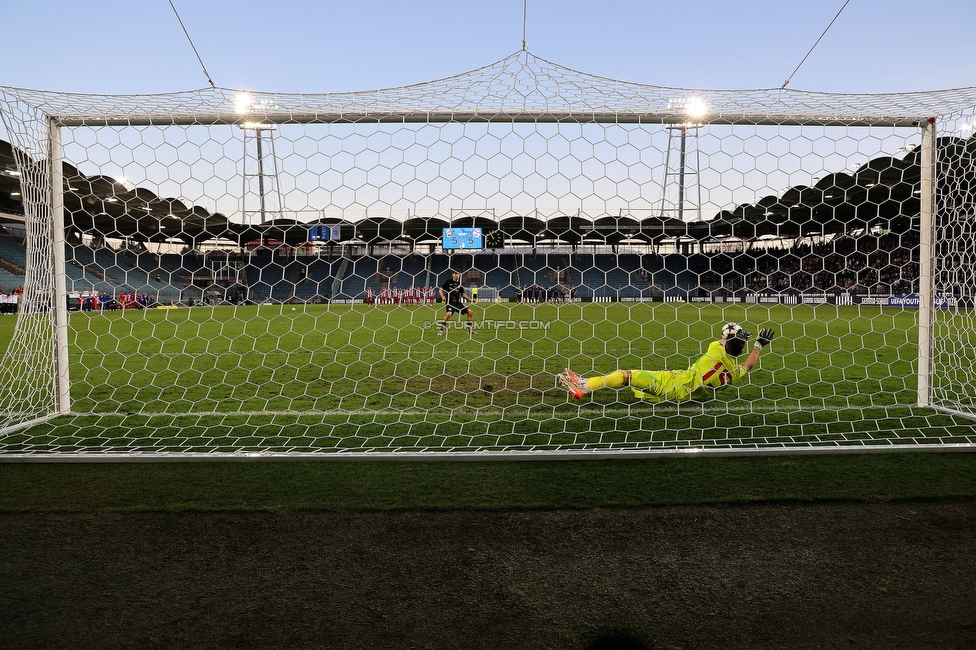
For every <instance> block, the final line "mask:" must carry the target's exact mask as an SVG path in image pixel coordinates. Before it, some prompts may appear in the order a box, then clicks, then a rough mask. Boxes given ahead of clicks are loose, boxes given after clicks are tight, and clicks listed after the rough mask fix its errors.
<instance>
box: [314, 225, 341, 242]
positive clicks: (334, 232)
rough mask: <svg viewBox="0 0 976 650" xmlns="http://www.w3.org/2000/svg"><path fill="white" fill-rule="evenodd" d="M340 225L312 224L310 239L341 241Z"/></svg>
mask: <svg viewBox="0 0 976 650" xmlns="http://www.w3.org/2000/svg"><path fill="white" fill-rule="evenodd" d="M339 239H340V237H339V226H311V227H310V228H309V229H308V241H339Z"/></svg>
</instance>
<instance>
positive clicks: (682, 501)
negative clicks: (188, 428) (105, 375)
mask: <svg viewBox="0 0 976 650" xmlns="http://www.w3.org/2000/svg"><path fill="white" fill-rule="evenodd" d="M974 498H976V453H966V452H917V453H864V454H817V455H788V456H758V457H725V458H719V457H693V458H692V457H678V458H675V457H662V458H652V459H634V460H582V461H555V462H553V461H526V462H511V461H507V462H506V461H497V462H494V461H489V462H483V461H478V462H470V461H468V462H465V461H433V462H425V461H408V462H393V461H349V462H343V461H338V462H336V461H317V462H316V461H259V462H189V463H91V464H89V463H79V464H45V463H40V464H39V463H24V464H18V463H12V464H0V512H3V513H54V512H74V513H91V514H97V513H106V512H133V513H134V512H256V511H271V512H311V511H336V512H385V511H418V512H423V511H450V510H533V509H560V508H618V507H619V508H640V507H659V506H675V505H732V504H743V503H764V502H765V503H774V502H778V503H783V502H787V503H788V502H806V503H809V502H824V501H864V502H868V501H870V502H876V501H904V500H918V499H922V500H956V499H966V500H968V499H974Z"/></svg>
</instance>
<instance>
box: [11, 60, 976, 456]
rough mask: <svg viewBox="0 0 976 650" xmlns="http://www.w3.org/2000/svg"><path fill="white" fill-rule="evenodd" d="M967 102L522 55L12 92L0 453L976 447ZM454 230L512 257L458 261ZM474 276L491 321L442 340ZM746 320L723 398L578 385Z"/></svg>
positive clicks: (472, 254)
mask: <svg viewBox="0 0 976 650" xmlns="http://www.w3.org/2000/svg"><path fill="white" fill-rule="evenodd" d="M974 106H976V89H971V88H970V89H957V90H951V91H940V92H927V93H905V94H889V95H831V94H823V93H809V92H803V91H795V90H755V91H714V90H688V89H674V88H664V87H656V86H649V85H642V84H633V83H626V82H620V81H614V80H609V79H605V78H600V77H595V76H592V75H587V74H583V73H580V72H577V71H574V70H569V69H567V68H564V67H561V66H558V65H556V64H553V63H551V62H548V61H545V60H543V59H540V58H538V57H535V56H534V55H532V54H530V53H528V52H519V53H516V54H513V55H512V56H510V57H507V58H505V59H503V60H501V61H499V62H497V63H495V64H492V65H490V66H486V67H484V68H481V69H478V70H475V71H472V72H469V73H466V74H463V75H459V76H456V77H451V78H449V79H442V80H438V81H433V82H429V83H424V84H415V85H411V86H405V87H400V88H391V89H383V90H377V91H369V92H355V93H333V94H327V95H295V94H280V93H247V94H243V93H237V92H234V91H230V90H226V89H207V90H201V91H194V92H186V93H175V94H167V95H153V96H125V97H119V96H97V95H78V94H67V93H54V92H41V91H32V90H24V89H12V88H2V89H0V109H2V115H3V119H4V123H5V125H6V127H7V131H8V134H9V135H10V139H11V144H12V149H11V154H10V161H9V162H10V164H9V165H8V169H7V171H9V172H14V173H18V174H19V175H20V176H19V179H20V183H21V187H22V195H23V207H24V216H23V233H24V234H23V237H17V236H9V237H8V236H0V245H2V246H3V250H2V251H0V256H2V257H3V258H4V259H7V260H8V261H12V262H14V263H15V264H19V265H20V266H22V268H23V270H24V274H23V279H22V281H23V291H24V293H23V296H22V299H21V303H20V313H19V315H18V316H17V319H16V326H15V327H14V328H13V332H12V338H11V342H10V345H9V347H8V350H7V353H6V356H5V357H4V360H3V364H2V367H0V385H2V386H3V389H2V391H3V398H2V406H3V410H2V416H3V423H4V426H5V428H4V433H3V434H0V454H4V455H7V456H19V455H27V456H30V455H55V454H62V453H63V454H72V455H88V454H93V455H106V454H122V455H128V456H139V455H154V456H160V455H195V454H206V455H213V454H216V455H225V454H232V455H241V454H245V455H246V454H258V455H263V454H290V453H307V454H335V453H362V452H368V453H374V454H375V453H393V454H415V453H445V452H447V453H453V454H488V453H502V454H516V453H522V452H525V453H534V454H538V453H542V452H557V453H576V452H586V453H591V454H592V453H602V452H608V453H618V452H620V453H630V452H652V453H657V452H674V451H676V450H677V451H686V450H691V449H695V450H725V451H740V452H741V451H755V450H769V449H784V448H788V449H810V448H829V447H859V448H866V447H869V446H875V445H879V446H884V447H888V448H890V447H892V446H896V445H913V446H917V445H925V444H938V445H942V446H943V447H945V446H955V445H964V446H965V445H971V444H972V443H973V442H974V433H973V430H972V424H971V421H970V419H969V418H968V417H966V416H967V415H968V414H971V413H972V407H973V405H972V399H973V394H974V392H976V391H974V386H973V384H972V380H971V379H969V377H968V374H967V373H966V371H965V370H964V369H965V368H967V367H968V365H969V364H968V363H967V361H968V357H969V355H970V350H972V349H973V346H972V345H970V344H969V339H970V337H971V336H972V335H971V332H972V331H973V323H972V322H971V319H972V316H971V312H972V296H971V292H972V289H971V287H972V282H973V279H972V268H973V267H972V255H973V241H972V229H971V226H970V223H971V221H972V213H973V201H972V189H973V188H972V183H973V174H974V171H973V168H974V165H973V148H974V147H973V145H972V140H971V138H970V135H971V125H972V123H973V122H974V121H976V119H974V108H973V107H974ZM929 117H935V118H937V124H938V126H939V138H938V140H937V143H938V147H937V149H938V154H937V165H936V166H937V169H936V179H937V182H936V184H935V191H936V215H935V221H936V223H935V233H936V237H935V239H936V257H935V269H934V271H933V275H934V293H935V295H936V299H935V303H936V305H937V308H936V310H935V313H934V316H935V326H934V327H933V330H932V359H933V364H932V365H933V371H932V373H931V375H930V376H929V379H930V381H931V385H932V394H931V400H930V403H928V404H926V405H925V406H919V404H918V402H919V382H918V380H919V367H918V363H919V358H920V357H919V338H918V337H919V332H918V318H919V302H918V301H919V294H920V289H921V288H922V287H921V286H920V283H921V282H922V281H924V278H922V277H921V270H920V269H921V264H920V262H921V259H920V255H921V253H922V251H921V250H920V248H921V247H920V240H919V227H920V225H919V224H920V209H921V200H920V198H921V197H920V193H921V191H922V183H921V178H922V174H921V159H920V144H921V143H922V132H923V131H922V129H923V128H924V126H925V124H926V123H927V119H928V118H929ZM55 130H56V131H55ZM55 132H56V137H55V136H53V135H52V133H55ZM59 168H60V169H61V170H62V172H61V174H54V173H52V171H56V170H57V169H59ZM58 185H61V187H60V188H58ZM52 188H58V190H59V191H53V190H52ZM62 202H63V210H62V209H61V207H60V206H61V203H62ZM62 215H63V221H64V225H65V228H64V231H65V233H66V237H67V241H66V243H65V245H64V261H63V262H62V261H61V258H60V252H59V250H58V246H57V245H56V244H55V241H56V238H55V237H54V234H55V231H56V229H57V228H58V225H57V224H58V223H59V216H62ZM313 226H314V227H317V228H324V229H325V230H317V231H315V232H316V234H315V235H314V236H313V234H312V233H313V231H312V230H310V229H311V228H312V227H313ZM447 227H472V228H477V229H479V230H480V231H482V232H483V233H484V234H485V235H486V239H487V238H488V235H489V234H492V235H493V236H495V238H494V239H492V240H491V245H490V246H489V248H487V249H485V250H475V251H471V250H458V251H449V250H445V249H444V248H443V247H442V241H441V235H442V231H443V229H444V228H447ZM8 230H9V231H10V232H15V230H14V229H8ZM323 233H327V235H325V236H321V235H322V234H323ZM451 270H457V271H459V272H460V273H461V283H462V285H463V286H464V287H465V288H466V290H467V292H468V295H469V296H471V293H472V291H471V290H472V289H474V288H477V289H478V294H479V295H478V302H477V303H473V302H472V303H471V304H470V305H469V306H470V307H471V310H472V313H473V322H472V324H471V326H470V328H469V327H468V325H467V322H466V317H465V316H464V314H461V315H456V316H453V317H452V318H451V319H450V320H449V321H447V325H446V327H445V328H444V331H443V332H441V327H440V326H439V324H440V323H441V322H442V321H443V319H444V315H445V310H444V305H443V304H441V303H439V302H438V301H437V300H438V294H439V291H438V288H439V287H440V286H441V285H442V284H443V283H444V282H445V281H446V280H447V279H448V278H449V277H450V271H451ZM59 274H62V275H63V278H64V280H65V283H66V286H65V289H66V293H67V296H62V295H58V294H59V293H60V292H59V291H57V289H56V286H55V285H56V279H57V278H58V276H59ZM0 285H2V278H0ZM0 288H10V287H2V286H0ZM65 300H66V301H67V303H66V304H67V305H68V309H69V310H70V315H69V317H68V318H67V328H66V330H67V332H66V338H67V347H66V352H67V363H66V364H65V363H64V362H63V361H62V360H61V359H62V358H61V357H59V353H60V351H59V345H58V337H57V334H58V320H57V314H58V312H59V310H58V309H54V308H53V307H54V306H56V305H59V304H60V302H61V301H65ZM61 314H62V316H63V315H64V312H63V311H62V312H61ZM728 321H736V322H739V323H741V324H743V325H744V326H745V327H746V328H747V329H749V330H750V331H752V332H756V331H758V329H759V328H761V327H767V326H768V327H772V328H773V329H775V331H776V332H777V337H776V339H775V340H774V342H773V343H772V344H771V346H769V347H768V348H767V349H766V350H764V351H763V354H762V356H761V358H760V361H759V364H758V366H757V368H756V369H754V370H753V371H752V372H751V373H750V374H749V375H748V377H747V379H745V380H743V381H741V382H736V383H735V384H734V385H732V386H730V387H726V388H723V389H722V390H721V391H718V392H716V393H715V396H714V398H710V399H705V400H702V399H693V400H690V401H671V400H669V401H664V402H659V403H656V402H649V401H647V400H641V399H638V398H636V397H635V396H634V395H633V394H632V393H631V392H630V391H629V390H627V389H623V390H613V389H604V390H598V391H595V392H593V393H591V394H589V395H587V396H585V397H584V399H582V400H574V399H572V398H571V397H569V396H567V393H566V391H565V390H564V389H562V388H560V387H559V386H558V385H557V383H556V380H555V377H556V375H557V373H560V372H562V371H563V370H564V368H566V367H567V366H569V367H572V368H573V370H574V371H576V372H577V373H580V374H581V375H584V376H587V377H589V376H600V375H604V374H608V373H611V372H612V371H614V370H615V369H617V368H620V369H628V370H629V369H636V370H640V369H643V370H663V369H676V370H680V369H684V368H687V367H688V366H689V365H690V364H691V363H693V362H694V361H695V360H696V359H698V358H699V357H700V356H701V355H702V354H703V353H704V352H705V350H706V349H707V347H708V345H709V344H710V343H711V342H712V341H714V340H715V339H717V338H718V337H719V336H721V328H722V326H723V325H724V324H725V323H726V322H728ZM62 366H66V367H67V372H66V374H65V372H64V371H63V369H62ZM922 370H923V371H924V368H923V369H922ZM65 379H68V380H69V381H67V383H66V384H61V383H59V380H60V381H63V380H65Z"/></svg>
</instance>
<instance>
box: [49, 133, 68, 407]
mask: <svg viewBox="0 0 976 650" xmlns="http://www.w3.org/2000/svg"><path fill="white" fill-rule="evenodd" d="M48 142H49V146H50V153H49V155H48V161H49V162H50V165H51V170H50V174H48V178H50V179H51V186H50V188H49V190H48V191H49V192H50V193H51V203H50V205H51V247H52V250H51V266H52V268H51V272H52V278H53V280H54V282H53V284H54V286H53V287H52V293H53V295H52V296H51V312H52V315H53V320H54V372H55V376H56V378H57V379H56V380H57V386H56V398H55V399H56V405H55V411H56V412H57V413H59V414H61V413H67V412H68V411H70V410H71V393H70V387H71V383H70V381H69V380H68V300H67V298H68V289H67V280H66V278H65V250H64V172H63V169H64V167H63V164H64V149H63V146H62V143H61V127H60V126H59V125H58V124H57V123H56V122H55V121H54V120H49V121H48Z"/></svg>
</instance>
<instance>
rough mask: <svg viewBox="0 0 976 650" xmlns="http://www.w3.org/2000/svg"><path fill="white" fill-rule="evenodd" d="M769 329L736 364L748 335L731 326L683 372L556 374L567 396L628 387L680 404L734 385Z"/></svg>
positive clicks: (752, 363)
mask: <svg viewBox="0 0 976 650" xmlns="http://www.w3.org/2000/svg"><path fill="white" fill-rule="evenodd" d="M773 335H774V334H773V330H772V329H769V328H765V329H762V330H760V331H759V336H758V337H757V338H756V343H755V345H753V348H752V352H750V353H749V356H748V357H747V358H746V360H745V361H743V362H742V363H740V364H737V363H736V362H735V360H736V358H738V357H739V356H740V355H741V354H742V353H743V351H744V350H745V347H746V343H747V342H748V341H749V338H750V337H751V336H752V334H750V333H749V332H747V331H745V330H744V329H742V328H741V327H739V326H738V325H737V324H735V323H729V324H727V325H725V327H723V328H722V338H721V339H720V340H718V341H713V342H712V343H711V344H710V345H709V346H708V350H707V351H706V352H705V354H704V355H703V356H702V357H701V358H700V359H698V361H696V362H695V363H694V364H692V366H691V367H690V368H688V369H687V370H661V371H656V372H652V371H648V370H617V371H615V372H612V373H610V374H609V375H603V376H597V377H590V378H589V379H583V378H582V377H580V376H579V375H577V374H576V373H575V372H573V371H572V370H570V369H569V368H566V372H561V373H559V374H558V375H556V378H557V379H558V381H559V383H560V384H561V385H562V386H563V387H564V388H566V390H568V391H569V394H570V396H572V397H573V398H575V399H582V397H583V396H584V395H586V394H587V393H590V392H592V391H595V390H597V389H599V388H622V387H624V386H629V387H630V389H631V390H632V391H633V392H634V395H636V396H637V397H639V398H641V399H645V400H648V401H651V402H665V401H668V402H680V401H684V400H688V399H703V398H707V397H710V396H711V395H713V394H714V392H715V391H717V390H719V389H720V388H724V387H725V386H728V385H730V384H733V383H735V382H737V381H738V380H740V379H742V378H743V377H745V376H746V373H748V372H749V371H750V370H752V369H753V368H754V367H755V365H756V364H757V363H758V362H759V355H760V353H761V352H762V349H763V348H764V347H766V346H767V345H769V343H770V341H772V340H773Z"/></svg>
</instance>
